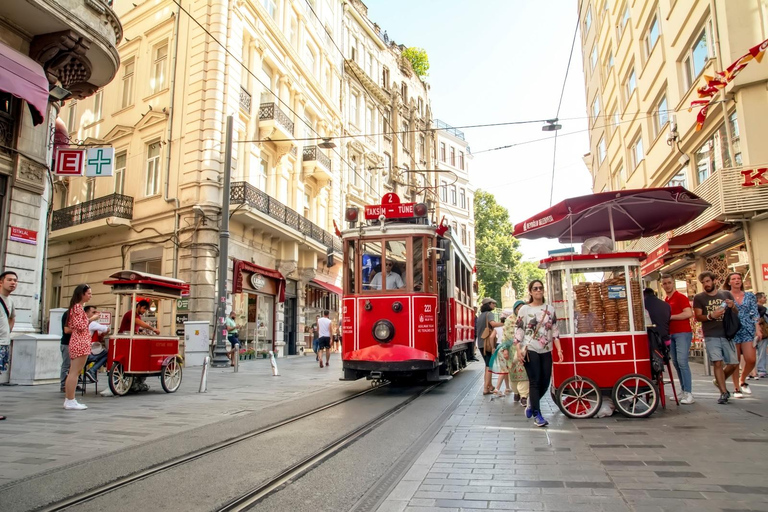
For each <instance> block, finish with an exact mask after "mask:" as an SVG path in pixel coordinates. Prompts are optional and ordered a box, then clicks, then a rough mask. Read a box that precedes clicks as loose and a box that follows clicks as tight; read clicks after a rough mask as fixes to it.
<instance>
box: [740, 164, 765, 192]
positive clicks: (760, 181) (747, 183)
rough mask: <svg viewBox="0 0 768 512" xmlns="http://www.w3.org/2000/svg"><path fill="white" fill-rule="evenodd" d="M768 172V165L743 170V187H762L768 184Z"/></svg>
mask: <svg viewBox="0 0 768 512" xmlns="http://www.w3.org/2000/svg"><path fill="white" fill-rule="evenodd" d="M767 172H768V167H761V168H759V169H746V170H744V171H741V176H742V178H743V181H742V182H741V186H742V187H760V186H763V185H768V176H766V175H765V174H766V173H767Z"/></svg>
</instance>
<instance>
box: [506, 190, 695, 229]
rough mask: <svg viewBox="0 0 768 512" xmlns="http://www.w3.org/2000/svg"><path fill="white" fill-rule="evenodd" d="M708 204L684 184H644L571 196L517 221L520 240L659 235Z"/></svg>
mask: <svg viewBox="0 0 768 512" xmlns="http://www.w3.org/2000/svg"><path fill="white" fill-rule="evenodd" d="M709 206H710V204H709V203H708V202H706V201H705V200H703V199H701V198H700V197H699V196H697V195H695V194H693V193H691V192H689V191H688V190H686V189H685V188H683V187H665V188H641V189H636V190H620V191H615V192H602V193H600V194H593V195H589V196H581V197H572V198H570V199H566V200H565V201H562V202H560V203H557V204H556V205H555V206H553V207H551V208H549V209H547V210H544V211H543V212H541V213H539V214H537V215H535V216H533V217H531V218H530V219H528V220H525V221H523V222H521V223H519V224H517V225H515V228H514V232H513V233H512V234H513V235H514V236H516V237H517V238H557V239H558V240H559V241H560V242H561V243H568V242H583V241H584V240H586V239H588V238H592V237H596V236H610V237H611V239H613V241H621V240H635V239H638V238H642V237H646V236H653V235H658V234H659V233H665V232H667V231H670V230H672V229H675V228H678V227H680V226H682V225H684V224H687V223H688V222H690V221H692V220H693V219H695V218H696V217H698V216H699V214H701V213H702V212H703V211H704V210H706V209H707V208H708V207H709Z"/></svg>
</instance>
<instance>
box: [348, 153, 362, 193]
mask: <svg viewBox="0 0 768 512" xmlns="http://www.w3.org/2000/svg"><path fill="white" fill-rule="evenodd" d="M350 161H351V162H350V166H349V184H350V185H352V186H354V187H357V188H360V175H359V174H358V172H357V155H352V158H351V159H350Z"/></svg>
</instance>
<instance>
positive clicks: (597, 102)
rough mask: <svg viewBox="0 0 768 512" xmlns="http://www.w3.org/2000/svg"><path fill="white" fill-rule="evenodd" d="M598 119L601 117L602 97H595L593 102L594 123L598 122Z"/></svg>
mask: <svg viewBox="0 0 768 512" xmlns="http://www.w3.org/2000/svg"><path fill="white" fill-rule="evenodd" d="M598 117H600V96H595V99H594V100H592V122H593V123H594V122H596V121H597V118H598Z"/></svg>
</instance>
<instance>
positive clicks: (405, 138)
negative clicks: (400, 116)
mask: <svg viewBox="0 0 768 512" xmlns="http://www.w3.org/2000/svg"><path fill="white" fill-rule="evenodd" d="M410 131H411V129H410V126H408V121H403V149H404V150H405V151H409V150H410V147H409V146H408V140H409V138H410V135H411V134H410Z"/></svg>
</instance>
